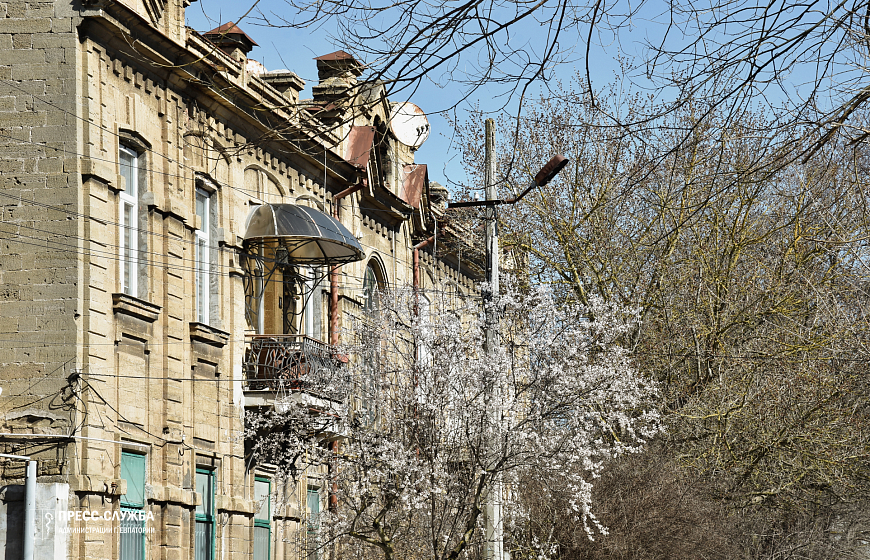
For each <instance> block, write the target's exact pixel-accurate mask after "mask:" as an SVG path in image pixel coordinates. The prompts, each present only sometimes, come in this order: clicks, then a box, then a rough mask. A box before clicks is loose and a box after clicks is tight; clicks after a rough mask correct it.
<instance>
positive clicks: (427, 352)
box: [417, 294, 433, 366]
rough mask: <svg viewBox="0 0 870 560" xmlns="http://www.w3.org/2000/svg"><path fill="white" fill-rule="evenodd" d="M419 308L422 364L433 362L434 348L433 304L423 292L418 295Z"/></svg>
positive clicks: (420, 360)
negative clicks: (431, 340) (431, 341)
mask: <svg viewBox="0 0 870 560" xmlns="http://www.w3.org/2000/svg"><path fill="white" fill-rule="evenodd" d="M417 306H418V307H417V308H418V313H419V317H418V320H419V321H420V340H419V341H418V342H417V362H418V363H419V364H420V365H421V366H426V365H430V364H431V363H432V349H431V346H430V341H429V340H428V339H429V337H430V336H431V335H432V332H433V331H432V315H431V313H432V309H431V308H432V304H431V302H430V301H429V298H428V297H426V296H425V295H423V294H418V295H417Z"/></svg>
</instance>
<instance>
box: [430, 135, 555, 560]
mask: <svg viewBox="0 0 870 560" xmlns="http://www.w3.org/2000/svg"><path fill="white" fill-rule="evenodd" d="M485 142H486V151H485V156H484V158H485V159H484V183H485V188H486V200H472V201H466V202H452V203H450V204H448V205H447V208H448V209H449V208H467V207H471V206H485V207H486V217H485V220H486V236H485V244H486V283H487V286H486V288H485V291H484V294H483V299H484V305H485V306H486V307H485V309H484V312H485V320H486V332H485V336H486V337H485V339H484V351H485V352H486V353H491V352H494V351H495V348H496V345H497V344H498V322H499V321H498V312H497V310H496V309H495V307H494V306H493V305H492V303H493V302H494V301H495V300H496V299H497V298H498V293H499V278H498V262H499V248H498V213H497V207H498V206H499V205H501V204H516V203H517V202H519V201H520V200H522V198H523V197H524V196H526V195H527V194H528V193H529V192H531V190H532V189H534V188H535V187H541V186H544V185H546V184H547V183H549V182H550V180H552V179H553V177H555V176H556V175H557V174H558V173H559V171H561V170H562V168H564V167H565V166H566V165H568V158H566V157H565V156H563V155H562V154H558V155H555V156H553V157H552V158H551V159H550V161H548V162H547V163H546V165H544V167H542V168H541V170H540V171H538V173H537V174H536V175H535V177H534V179H532V182H531V184H530V185H529V186H528V187H526V189H525V190H524V191H523V192H521V193H520V194H519V195H518V196H516V197H514V198H511V199H508V200H501V199H499V198H498V189H497V188H496V179H495V175H496V168H495V123H494V121H493V120H492V119H486V135H485ZM487 390H488V391H489V402H490V403H492V404H491V408H490V412H491V414H492V422H493V423H494V424H495V423H498V422H500V420H501V418H500V408H499V406H498V401H499V398H500V395H499V387H497V386H495V385H494V384H493V386H491V387H487ZM496 444H497V442H494V441H489V442H488V444H487V447H488V450H489V449H491V448H492V446H493V445H496ZM503 495H504V492H503V488H502V480H501V476H499V475H498V474H497V473H496V474H494V475H493V479H492V481H491V483H490V485H489V488H488V489H487V493H486V498H485V504H484V510H483V517H484V556H483V557H484V560H509V559H508V555H507V554H506V553H505V551H504V522H503V519H502V511H501V509H502V496H503Z"/></svg>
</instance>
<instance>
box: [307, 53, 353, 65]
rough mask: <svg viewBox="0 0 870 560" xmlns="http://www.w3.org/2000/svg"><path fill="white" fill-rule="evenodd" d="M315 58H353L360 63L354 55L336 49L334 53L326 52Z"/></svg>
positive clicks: (326, 59) (329, 59) (325, 59)
mask: <svg viewBox="0 0 870 560" xmlns="http://www.w3.org/2000/svg"><path fill="white" fill-rule="evenodd" d="M314 60H324V61H331V60H353V61H354V62H356V63H357V64H359V61H358V60H357V59H355V58H354V57H353V55H350V54H348V53H346V52H344V51H335V52H334V53H329V54H325V55H323V56H318V57H315V58H314Z"/></svg>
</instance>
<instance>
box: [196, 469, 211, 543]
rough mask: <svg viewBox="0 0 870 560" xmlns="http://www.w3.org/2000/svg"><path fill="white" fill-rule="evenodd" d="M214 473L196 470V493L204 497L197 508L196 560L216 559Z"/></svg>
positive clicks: (206, 470)
mask: <svg viewBox="0 0 870 560" xmlns="http://www.w3.org/2000/svg"><path fill="white" fill-rule="evenodd" d="M214 478H215V477H214V471H211V470H208V469H203V468H197V469H196V491H197V493H199V495H200V496H202V500H201V501H200V504H199V505H198V506H196V542H195V546H196V554H195V558H196V560H213V558H214V486H215V485H214Z"/></svg>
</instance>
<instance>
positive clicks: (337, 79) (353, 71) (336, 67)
mask: <svg viewBox="0 0 870 560" xmlns="http://www.w3.org/2000/svg"><path fill="white" fill-rule="evenodd" d="M314 60H316V61H317V77H318V78H319V80H320V82H319V83H318V84H317V85H316V86H312V88H311V93H312V95H313V96H314V100H315V101H324V102H330V101H335V100H337V99H339V98H341V97H343V96H345V95H346V92H347V90H348V89H350V88H352V87H354V86H355V85H356V84H357V78H359V77H360V76H361V75H362V73H363V70H364V69H365V66H364V65H363V64H362V63H361V62H359V61H358V60H356V59H355V58H354V57H352V56H351V55H349V54H347V53H346V52H344V51H335V52H334V53H330V54H325V55H323V56H318V57H317V58H315V59H314Z"/></svg>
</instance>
